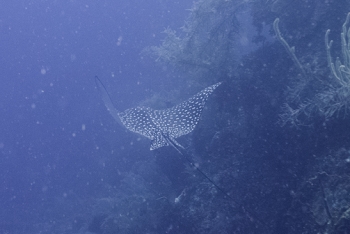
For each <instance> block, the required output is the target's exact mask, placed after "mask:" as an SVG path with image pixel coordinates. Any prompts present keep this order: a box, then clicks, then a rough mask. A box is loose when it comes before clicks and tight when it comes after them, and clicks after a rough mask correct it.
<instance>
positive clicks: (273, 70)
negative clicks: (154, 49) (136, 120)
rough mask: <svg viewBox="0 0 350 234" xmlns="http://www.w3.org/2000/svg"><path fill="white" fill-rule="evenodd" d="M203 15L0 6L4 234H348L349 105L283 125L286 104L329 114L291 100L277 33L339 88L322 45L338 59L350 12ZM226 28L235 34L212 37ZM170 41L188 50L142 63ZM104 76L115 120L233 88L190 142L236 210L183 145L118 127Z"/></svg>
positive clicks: (332, 8) (160, 1)
mask: <svg viewBox="0 0 350 234" xmlns="http://www.w3.org/2000/svg"><path fill="white" fill-rule="evenodd" d="M200 2H201V4H199V5H196V6H197V7H196V8H195V9H207V10H204V12H206V13H204V14H202V13H203V12H201V14H202V15H199V14H198V15H193V14H192V15H191V12H196V11H189V10H188V9H191V8H193V7H194V3H193V2H192V1H165V0H149V1H134V0H132V1H130V0H127V1H125V0H120V1H116V2H113V1H91V0H87V1H76V0H69V1H68V0H66V1H25V0H16V1H6V2H3V3H2V4H1V7H0V55H1V56H0V67H1V78H0V80H1V85H0V119H1V121H0V217H1V219H0V233H26V234H27V233H101V234H107V233H301V231H304V233H313V231H314V230H318V231H319V232H320V231H325V230H328V231H330V232H332V231H333V232H334V233H348V232H346V231H349V229H350V228H349V226H350V223H349V218H348V217H347V218H341V217H342V215H343V214H344V213H342V212H344V211H345V210H347V209H348V208H349V206H350V201H349V199H347V198H346V193H348V192H349V186H348V184H347V182H346V179H345V178H347V177H346V176H348V175H349V167H348V164H346V163H345V162H347V161H346V160H348V159H349V158H350V156H349V155H348V154H349V152H350V151H349V149H350V146H349V144H348V143H347V139H348V136H347V132H348V131H347V129H348V128H349V124H348V123H347V121H346V119H347V118H348V116H347V113H346V107H345V109H342V108H343V107H342V108H340V109H339V110H338V111H337V113H340V115H341V117H340V118H339V117H338V116H336V115H335V114H334V115H332V116H331V117H330V118H325V116H324V115H322V113H321V112H322V111H319V112H317V111H314V112H312V111H310V112H309V110H306V111H305V113H306V116H302V115H300V119H301V120H302V121H304V120H305V119H306V120H305V121H304V122H302V123H301V124H300V125H299V126H297V127H295V126H294V127H293V126H292V124H290V123H287V124H286V125H283V126H282V125H281V124H279V123H280V122H281V121H280V117H279V116H280V114H281V113H283V110H284V109H283V106H285V105H284V104H285V103H288V104H290V105H291V106H293V107H295V108H297V107H298V106H299V104H301V103H306V102H307V101H310V100H311V101H310V102H311V104H310V106H311V107H312V108H316V109H317V108H318V107H320V106H322V105H318V104H317V103H319V102H318V101H319V99H318V97H319V96H318V94H319V93H322V90H325V89H326V88H325V87H326V86H322V85H321V84H319V83H317V82H316V81H315V83H313V81H312V82H310V83H308V84H307V85H305V87H306V88H305V89H302V90H301V92H300V96H298V98H300V99H298V98H295V96H291V94H290V93H289V94H288V92H289V91H288V90H289V89H288V87H292V89H293V87H294V89H295V90H297V88H295V87H296V86H293V85H295V80H296V79H294V78H295V77H299V78H300V70H298V68H297V67H296V66H295V64H294V63H293V60H292V58H291V57H290V55H289V54H288V52H287V51H286V50H285V48H284V47H283V46H282V45H281V44H280V43H279V42H278V40H276V37H275V33H274V31H273V29H272V23H273V20H274V19H275V18H277V17H280V30H281V32H282V34H283V35H284V36H285V39H286V40H287V41H288V43H290V45H291V46H296V55H297V57H298V58H299V59H300V61H301V63H302V64H303V66H304V65H305V69H306V70H307V69H309V70H307V72H308V73H307V74H313V75H310V77H317V78H319V77H323V78H324V77H328V78H327V79H332V78H329V77H332V73H331V72H330V70H329V69H328V66H327V56H326V49H325V46H324V33H325V31H326V30H327V29H328V28H331V30H332V31H331V32H332V33H331V35H330V37H331V39H333V40H334V41H335V42H334V46H333V48H332V55H333V57H334V60H335V57H336V56H341V53H340V52H339V51H340V47H341V46H340V30H341V26H342V24H343V22H344V21H345V18H346V14H347V11H346V9H347V7H346V6H348V5H349V4H348V3H347V2H346V1H341V2H338V3H333V2H332V3H323V2H322V3H321V2H318V1H316V0H315V1H307V2H305V1H296V3H295V4H291V5H289V4H288V1H284V0H280V1H262V0H261V1H252V2H251V3H249V4H248V3H245V4H243V6H241V7H236V8H234V7H232V5H235V4H236V5H237V6H238V5H239V3H241V2H242V3H243V2H245V1H218V2H217V4H216V3H215V1H210V0H203V1H200ZM286 2H287V3H286ZM205 3H208V5H206V4H205ZM214 3H215V4H214ZM231 3H235V4H231ZM220 4H221V5H220ZM225 4H228V5H227V6H226V5H225ZM230 4H231V5H230ZM303 4H305V6H304V5H303ZM236 5H235V6H236ZM230 7H232V9H233V8H234V9H235V10H234V13H233V10H232V12H231V8H230ZM213 9H214V10H213ZM348 9H349V8H348ZM215 14H217V15H215ZM207 15H210V17H208V19H207V18H205V17H207ZM212 15H214V17H211V16H212ZM236 16H237V17H236ZM200 19H201V20H203V22H205V23H204V24H194V25H196V27H194V28H192V30H193V31H191V32H187V34H186V32H184V31H183V30H182V27H183V26H184V25H185V21H186V22H194V21H195V20H198V22H201V21H200ZM221 19H231V20H232V21H230V22H228V21H227V20H226V21H225V20H223V23H221V24H218V25H220V27H218V28H215V29H213V28H210V26H208V25H211V23H212V24H213V25H215V23H217V22H219V21H220V20H221ZM196 22H197V21H196ZM166 28H170V29H173V30H175V31H176V32H177V35H178V36H179V38H187V39H188V38H190V39H189V43H188V44H187V47H184V48H176V47H175V50H174V51H175V52H174V54H176V53H177V52H179V51H180V52H181V53H179V54H180V55H179V54H177V56H178V57H176V58H177V59H178V60H169V61H163V62H162V61H160V62H159V61H158V62H157V61H156V60H157V56H154V55H153V56H152V55H150V54H149V53H147V52H144V51H145V48H149V47H150V46H160V45H162V43H163V41H164V39H165V37H166V35H165V33H163V31H164V30H165V29H166ZM231 30H232V31H231ZM208 32H210V33H208ZM191 33H193V36H192V37H191V36H189V35H192V34H191ZM220 38H221V39H220ZM222 38H225V40H226V39H227V40H226V41H225V40H222ZM192 39H193V41H191V40H192ZM223 41H225V42H228V44H225V45H224V44H222V45H221V44H220V43H221V42H223ZM187 42H188V41H187ZM196 45H200V46H201V47H198V48H199V49H198V48H197V47H195V46H196ZM191 46H193V47H191ZM221 46H222V47H221ZM232 47H234V48H235V49H232ZM215 48H220V50H215ZM218 51H219V52H218ZM226 52H227V53H226ZM182 55H185V56H183V57H181V56H182ZM191 56H192V57H191ZM225 56H226V57H225ZM158 59H159V58H158ZM181 59H182V60H181ZM211 59H212V60H211ZM159 60H162V59H159ZM174 61H175V62H174ZM197 62H198V63H197ZM310 64H311V65H310ZM310 69H311V70H312V71H314V72H312V71H311V70H310ZM298 74H299V76H298ZM96 75H97V76H98V77H99V78H100V79H101V81H102V82H103V83H104V85H105V86H106V89H107V91H108V93H109V95H110V96H111V98H112V99H113V102H114V104H115V105H116V107H117V108H118V110H125V109H128V108H131V107H136V106H138V105H144V104H151V105H153V106H152V107H153V108H157V107H162V108H165V107H171V106H174V105H175V104H178V103H179V102H180V101H184V100H186V99H187V98H189V97H191V96H192V95H194V94H195V93H197V92H199V91H200V90H201V89H203V88H205V87H208V86H209V85H212V84H214V83H216V82H219V81H223V82H224V83H223V84H222V85H221V86H220V87H219V88H218V89H217V90H216V91H215V93H214V94H213V95H212V96H211V97H210V98H209V101H208V103H207V105H206V108H205V109H204V111H203V114H202V118H201V120H200V123H199V125H198V126H197V128H196V129H195V131H194V132H193V133H191V134H189V135H188V136H185V137H184V138H182V139H179V141H180V143H181V144H183V145H184V146H185V149H186V152H187V154H188V155H189V157H190V158H191V160H193V161H194V162H195V164H196V165H197V166H198V167H199V168H200V169H201V170H203V171H204V172H205V173H206V174H207V176H208V177H209V178H211V179H212V180H213V181H214V182H215V183H216V184H218V185H219V187H220V188H222V189H223V191H225V192H227V193H228V194H229V197H228V196H227V194H226V195H225V193H223V194H222V193H221V192H222V191H219V190H217V189H216V188H215V187H214V186H213V185H212V184H211V182H210V181H208V180H206V179H205V178H204V177H202V176H201V174H198V173H197V172H196V171H195V170H193V169H191V168H190V167H189V166H188V164H187V162H186V161H184V160H183V158H181V157H178V156H179V155H178V152H177V151H175V150H174V149H173V148H171V147H162V148H161V149H157V150H155V151H149V147H150V141H149V140H148V139H146V138H144V137H143V136H141V135H137V134H134V133H131V132H129V131H128V130H127V129H125V128H123V127H122V126H119V125H118V124H117V123H116V121H115V120H114V119H113V118H112V116H110V114H109V113H108V111H107V110H106V108H105V106H104V104H103V101H102V100H101V97H100V95H99V92H98V89H97V88H96V85H95V81H94V77H95V76H96ZM201 77H202V78H201ZM293 77H294V78H293ZM293 79H294V80H293ZM333 79H334V77H333ZM315 80H319V79H315ZM332 82H333V81H332ZM330 83H331V82H330ZM332 84H333V85H334V86H336V85H335V84H334V83H332ZM327 87H328V86H327ZM326 91H327V90H326ZM297 99H298V100H300V102H298V100H297ZM290 100H292V101H290ZM315 103H316V104H315ZM345 103H346V102H345ZM320 108H321V107H320ZM310 109H311V108H310ZM319 113H321V114H319ZM310 115H312V117H309V116H310ZM282 122H283V121H282ZM287 122H288V121H287ZM330 155H331V156H330ZM338 159H339V161H338ZM328 160H329V161H328ZM327 173H328V174H330V173H333V174H332V175H335V176H338V177H337V178H340V179H339V180H337V181H336V182H335V180H333V178H334V177H329V176H325V175H327ZM320 175H323V176H324V177H322V176H320ZM316 177H317V178H318V179H317V180H319V181H320V182H318V183H319V184H318V185H315V184H316V182H315V183H312V182H313V179H311V180H312V181H311V182H310V178H316ZM339 181H341V182H339ZM334 183H336V185H334ZM332 184H333V187H332V186H331V185H332ZM320 191H323V192H320ZM346 191H347V192H346ZM334 194H338V195H334ZM337 196H339V197H337ZM176 198H177V199H178V200H176ZM324 198H325V200H326V201H327V200H328V203H327V202H326V204H327V205H325V203H323V202H320V201H323V200H322V199H324ZM230 199H233V200H234V201H231V200H230ZM320 199H321V200H320ZM175 201H176V202H175ZM328 206H329V207H328ZM305 207H306V208H305ZM315 207H320V208H319V209H316V208H315ZM330 207H331V208H330ZM334 207H335V208H334ZM327 209H331V211H330V213H331V214H329V212H328V211H327ZM316 211H317V212H316ZM310 214H314V215H310ZM288 215H289V216H288ZM327 220H331V222H328V224H327ZM337 221H338V222H337ZM344 230H345V231H344Z"/></svg>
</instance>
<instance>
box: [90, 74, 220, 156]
mask: <svg viewBox="0 0 350 234" xmlns="http://www.w3.org/2000/svg"><path fill="white" fill-rule="evenodd" d="M95 81H96V85H97V87H98V88H99V90H100V93H101V96H102V99H103V101H104V103H105V106H106V107H107V109H108V111H109V112H110V113H111V115H112V116H113V117H114V119H115V120H116V121H117V122H118V123H119V124H121V125H122V126H124V127H126V128H127V129H128V130H130V131H132V132H135V133H138V134H140V135H142V136H144V137H147V138H149V139H150V140H151V147H150V150H155V149H158V148H160V147H163V146H173V147H174V148H175V149H176V150H177V151H178V150H179V148H181V149H184V147H183V146H182V145H180V144H179V143H178V142H177V141H176V138H179V137H180V136H183V135H186V134H189V133H190V132H192V131H193V130H194V128H195V127H196V125H197V124H198V122H199V119H200V116H201V114H202V111H203V108H204V105H205V103H206V101H207V100H208V98H209V95H210V94H212V93H213V92H214V90H215V89H216V88H217V87H218V86H219V85H220V84H221V82H219V83H216V84H214V85H212V86H209V87H207V88H205V89H203V90H202V91H200V92H199V93H197V94H196V95H194V96H193V97H191V98H190V99H188V100H187V101H184V102H182V103H180V104H178V105H176V106H174V107H172V108H168V109H164V110H154V109H152V108H150V107H135V108H130V109H127V110H125V111H123V112H119V111H118V110H117V109H116V108H115V107H114V105H113V103H112V100H111V98H110V96H109V94H108V92H107V90H106V88H105V87H104V85H103V84H102V82H101V81H100V79H99V78H98V77H97V76H96V77H95ZM175 146H177V147H175ZM178 147H179V148H178Z"/></svg>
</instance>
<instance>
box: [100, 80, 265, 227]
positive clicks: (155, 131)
mask: <svg viewBox="0 0 350 234" xmlns="http://www.w3.org/2000/svg"><path fill="white" fill-rule="evenodd" d="M95 82H96V85H97V87H98V89H99V90H100V94H101V96H102V100H103V102H104V104H105V106H106V107H107V110H108V111H109V112H110V114H111V115H112V116H113V118H114V119H115V120H116V121H117V122H118V123H119V124H120V125H122V126H124V127H126V128H127V129H128V130H130V131H132V132H135V133H138V134H140V135H142V136H145V137H147V138H149V139H151V147H150V150H155V149H158V148H160V147H163V146H172V147H173V148H174V149H175V150H176V151H177V152H178V153H179V154H180V155H182V156H183V158H184V159H185V160H186V161H187V162H188V163H189V164H190V166H191V167H193V168H194V169H195V170H197V171H198V172H199V173H200V174H202V175H203V176H204V177H205V178H206V179H207V180H208V181H209V182H210V183H211V184H213V185H214V186H215V187H216V188H217V189H218V190H219V191H220V192H221V193H222V194H223V195H224V196H225V197H227V198H229V199H231V200H232V201H233V203H234V204H235V205H236V206H238V207H240V209H241V210H242V211H243V213H244V214H245V215H247V217H249V219H252V218H254V219H255V220H257V221H258V222H260V223H262V224H263V225H264V226H267V225H266V224H265V223H264V222H263V221H261V220H260V219H258V218H257V216H256V215H255V213H254V212H252V211H250V210H248V209H247V208H244V207H243V206H242V205H240V204H239V203H238V202H237V201H235V199H234V198H233V197H232V196H231V195H230V194H228V193H227V192H226V191H225V190H224V189H222V188H221V187H220V186H219V185H217V184H216V183H215V182H214V181H213V180H212V179H210V178H209V176H207V175H206V174H205V173H204V172H203V171H202V170H201V169H200V168H199V167H198V166H197V165H196V164H195V163H194V162H193V161H192V160H191V159H190V158H189V157H188V155H187V153H186V151H185V148H184V147H183V146H182V145H180V144H179V143H178V142H177V141H176V140H175V139H176V138H178V137H180V136H183V135H186V134H189V133H190V132H192V131H193V130H194V128H195V127H196V125H197V124H198V122H199V119H200V116H201V114H202V111H203V108H204V105H205V103H206V102H207V100H208V98H209V95H210V94H212V93H213V92H214V90H215V89H216V88H217V87H218V86H219V85H220V84H221V83H222V82H219V83H216V84H214V85H212V86H209V87H207V88H205V89H203V90H202V91H200V92H199V93H197V94H196V95H194V96H193V97H191V98H190V99H188V100H187V101H184V102H181V103H180V104H178V105H176V106H174V107H172V108H168V109H164V110H154V109H152V108H150V107H135V108H130V109H127V110H125V111H123V112H119V111H118V110H117V109H116V108H115V107H114V105H113V103H112V100H111V98H110V96H109V94H108V92H107V90H106V88H105V86H104V85H103V83H102V82H101V81H100V79H99V78H98V77H97V76H95Z"/></svg>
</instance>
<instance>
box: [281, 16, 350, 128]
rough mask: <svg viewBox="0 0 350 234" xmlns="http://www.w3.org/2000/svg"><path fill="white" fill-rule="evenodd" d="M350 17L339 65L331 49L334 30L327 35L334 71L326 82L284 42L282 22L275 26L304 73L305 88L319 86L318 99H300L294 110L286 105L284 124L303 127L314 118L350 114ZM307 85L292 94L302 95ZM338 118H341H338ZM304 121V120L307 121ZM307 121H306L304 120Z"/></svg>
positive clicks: (344, 25) (329, 59) (344, 31)
mask: <svg viewBox="0 0 350 234" xmlns="http://www.w3.org/2000/svg"><path fill="white" fill-rule="evenodd" d="M349 21H350V13H349V14H348V15H347V18H346V20H345V22H344V24H343V27H342V33H341V47H342V60H341V59H340V58H338V57H337V58H336V61H335V63H334V62H333V59H332V56H331V47H332V44H333V41H329V33H330V30H327V32H326V34H325V43H326V50H327V61H328V65H329V67H330V71H331V76H329V77H326V78H325V79H324V78H321V77H317V73H316V74H315V73H313V74H312V72H311V71H308V70H305V69H304V68H303V65H301V63H300V62H299V60H298V59H297V57H296V56H295V54H294V49H293V47H290V46H289V45H288V43H287V42H286V41H285V40H284V39H283V37H282V36H281V33H280V32H279V29H278V19H276V21H275V23H274V29H275V32H276V35H277V37H278V39H279V41H280V42H281V43H282V45H283V46H284V47H285V48H286V50H287V52H288V53H289V55H290V56H291V57H292V59H293V61H294V63H295V64H296V65H297V67H298V68H300V70H301V73H302V76H303V78H302V80H303V81H304V84H306V83H308V82H309V81H310V80H312V81H313V83H317V85H316V87H317V89H316V90H313V92H314V95H313V96H312V97H311V98H309V99H307V100H303V99H300V100H299V101H298V102H299V104H298V106H297V108H292V107H291V106H290V105H289V103H286V104H285V106H284V108H283V113H282V114H281V115H280V117H281V122H282V124H285V123H287V122H290V123H292V124H293V125H298V124H303V123H305V122H307V121H305V120H304V119H308V120H309V119H310V117H312V116H314V115H319V116H322V117H324V118H325V120H328V119H330V118H332V117H334V115H335V114H336V113H337V114H339V113H342V114H343V115H345V114H347V112H348V111H349V106H350V43H349V40H350V29H349ZM305 87H306V85H297V86H295V87H294V88H293V89H292V90H291V92H292V93H294V96H297V94H298V93H300V92H302V91H303V89H305ZM337 116H338V115H337ZM303 118H304V119H303ZM301 119H303V120H301Z"/></svg>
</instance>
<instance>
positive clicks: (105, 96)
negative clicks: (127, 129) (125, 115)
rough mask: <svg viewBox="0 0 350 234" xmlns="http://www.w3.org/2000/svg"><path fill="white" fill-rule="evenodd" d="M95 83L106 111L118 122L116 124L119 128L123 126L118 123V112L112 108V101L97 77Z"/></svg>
mask: <svg viewBox="0 0 350 234" xmlns="http://www.w3.org/2000/svg"><path fill="white" fill-rule="evenodd" d="M95 83H96V86H97V88H98V90H99V92H100V95H101V97H102V100H103V102H104V104H105V106H106V107H107V110H108V111H109V113H110V114H111V115H112V116H113V118H114V119H115V120H116V121H117V122H118V124H120V126H123V124H122V122H121V121H120V117H119V111H118V110H117V109H116V108H115V107H114V105H113V103H112V99H111V97H110V96H109V94H108V92H107V90H106V88H105V86H104V85H103V83H102V82H101V80H100V79H99V78H98V77H97V76H95Z"/></svg>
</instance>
